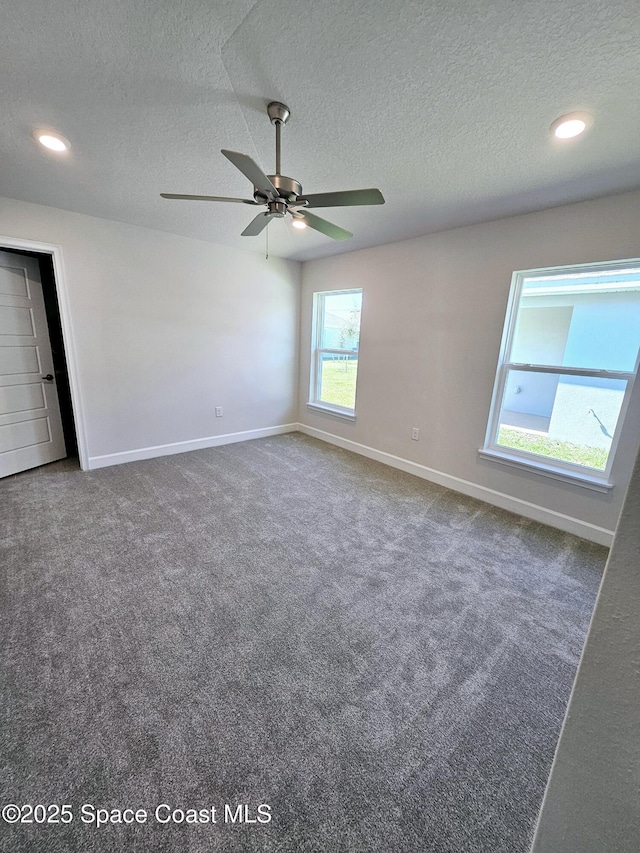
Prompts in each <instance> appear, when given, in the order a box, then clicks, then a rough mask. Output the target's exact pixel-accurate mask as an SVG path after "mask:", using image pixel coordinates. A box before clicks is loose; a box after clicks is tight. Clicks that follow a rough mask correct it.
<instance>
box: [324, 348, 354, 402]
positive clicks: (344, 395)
mask: <svg viewBox="0 0 640 853" xmlns="http://www.w3.org/2000/svg"><path fill="white" fill-rule="evenodd" d="M357 376H358V358H357V356H355V357H354V356H333V357H332V356H327V355H325V356H324V358H323V359H322V399H323V400H325V401H326V402H328V403H332V404H333V405H334V406H344V407H345V408H347V409H353V408H355V405H356V378H357Z"/></svg>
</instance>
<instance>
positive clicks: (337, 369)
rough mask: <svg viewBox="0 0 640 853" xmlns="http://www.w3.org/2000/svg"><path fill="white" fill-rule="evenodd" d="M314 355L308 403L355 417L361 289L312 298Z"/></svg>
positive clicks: (330, 292)
mask: <svg viewBox="0 0 640 853" xmlns="http://www.w3.org/2000/svg"><path fill="white" fill-rule="evenodd" d="M313 299H314V304H313V352H312V359H311V393H310V397H309V403H310V404H311V405H316V406H318V407H321V408H324V409H329V410H332V411H334V412H336V413H337V414H342V415H345V416H347V417H349V416H353V415H355V408H356V379H357V376H358V346H359V341H360V312H361V309H362V290H361V289H358V290H340V291H337V290H334V291H328V292H326V293H314V295H313Z"/></svg>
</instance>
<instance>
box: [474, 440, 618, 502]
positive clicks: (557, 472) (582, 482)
mask: <svg viewBox="0 0 640 853" xmlns="http://www.w3.org/2000/svg"><path fill="white" fill-rule="evenodd" d="M478 453H479V454H480V456H482V457H483V458H485V459H490V460H491V461H492V462H499V463H501V464H502V465H510V466H511V467H512V468H520V469H523V470H525V471H531V472H534V473H536V474H540V476H542V477H550V478H551V479H552V480H561V481H562V482H564V483H571V484H572V485H574V486H582V487H583V488H585V489H592V490H593V491H595V492H604V493H605V494H606V493H608V492H610V491H611V489H612V488H613V483H610V482H609V481H608V480H605V479H604V478H600V477H597V476H594V475H593V474H588V473H586V472H585V473H584V474H582V473H580V472H578V471H567V470H566V469H564V468H559V467H556V466H555V465H550V464H549V463H547V462H534V461H533V460H529V459H525V458H523V457H521V456H513V455H511V454H510V453H505V452H504V451H501V450H495V449H489V448H481V449H480V450H478Z"/></svg>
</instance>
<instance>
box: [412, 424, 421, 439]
mask: <svg viewBox="0 0 640 853" xmlns="http://www.w3.org/2000/svg"><path fill="white" fill-rule="evenodd" d="M411 438H412V439H413V440H414V441H417V440H418V439H419V438H420V430H419V429H418V427H414V428H413V429H412V430H411Z"/></svg>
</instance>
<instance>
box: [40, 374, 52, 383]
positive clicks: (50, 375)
mask: <svg viewBox="0 0 640 853" xmlns="http://www.w3.org/2000/svg"><path fill="white" fill-rule="evenodd" d="M42 378H43V379H46V380H47V382H53V373H47V375H46V376H43V377H42Z"/></svg>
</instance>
